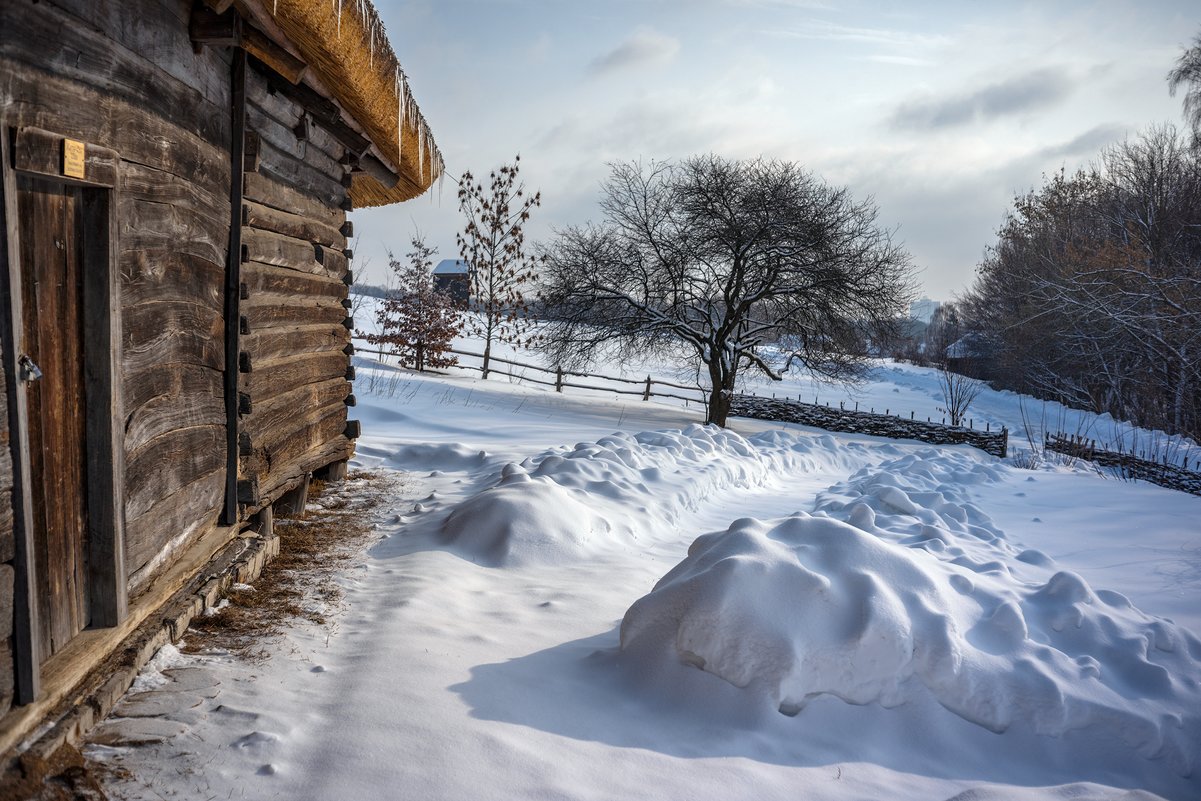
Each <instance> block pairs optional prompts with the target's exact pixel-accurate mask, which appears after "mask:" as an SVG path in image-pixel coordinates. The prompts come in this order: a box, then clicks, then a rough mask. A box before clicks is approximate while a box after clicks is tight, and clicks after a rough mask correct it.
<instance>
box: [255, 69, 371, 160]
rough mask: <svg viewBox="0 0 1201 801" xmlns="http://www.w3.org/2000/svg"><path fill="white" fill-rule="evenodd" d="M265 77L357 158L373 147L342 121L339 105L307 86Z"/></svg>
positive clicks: (276, 89) (273, 76)
mask: <svg viewBox="0 0 1201 801" xmlns="http://www.w3.org/2000/svg"><path fill="white" fill-rule="evenodd" d="M265 77H266V78H267V85H268V87H269V88H271V89H274V90H275V91H276V92H278V93H280V94H282V95H284V96H286V97H287V98H288V99H289V100H291V101H292V102H294V103H296V104H297V105H299V106H300V107H301V108H303V109H304V110H305V112H307V114H308V116H309V117H311V118H312V119H313V121H314V122H316V123H317V124H318V125H320V126H322V127H323V128H325V129H326V130H327V131H329V133H330V134H331V135H332V136H334V137H335V138H336V139H337V140H338V141H339V142H341V143H342V144H343V145H345V147H346V149H347V150H349V151H350V152H351V153H353V154H355V155H356V156H357V155H361V154H363V153H365V152H366V151H367V148H368V147H370V146H371V141H370V140H369V139H367V137H365V136H363V135H362V134H361V133H359V132H358V131H356V130H354V129H353V128H351V127H350V126H349V125H348V124H347V123H346V121H345V120H343V119H342V112H341V109H340V108H339V106H338V104H337V103H334V102H333V101H332V100H330V99H329V98H327V97H325V96H324V95H322V94H320V93H319V92H317V91H316V90H315V89H313V88H312V87H310V86H308V85H306V84H303V83H302V84H289V83H288V82H286V81H284V80H281V79H280V78H279V76H277V75H273V74H270V73H267V74H266V76H265Z"/></svg>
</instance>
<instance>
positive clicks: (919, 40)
mask: <svg viewBox="0 0 1201 801" xmlns="http://www.w3.org/2000/svg"><path fill="white" fill-rule="evenodd" d="M764 33H766V34H768V35H770V36H782V37H784V38H788V39H816V40H822V41H831V42H853V43H857V44H869V45H883V46H888V47H893V48H900V49H905V50H908V49H926V48H931V47H939V46H941V45H945V44H947V43H948V41H949V40H948V39H947V38H946V37H945V36H938V35H935V34H927V33H914V32H912V31H903V30H897V29H894V28H864V27H856V26H853V25H839V24H838V23H834V22H824V21H821V20H808V21H807V22H805V23H804V24H803V25H802V26H801V27H799V28H787V29H777V30H767V31H764Z"/></svg>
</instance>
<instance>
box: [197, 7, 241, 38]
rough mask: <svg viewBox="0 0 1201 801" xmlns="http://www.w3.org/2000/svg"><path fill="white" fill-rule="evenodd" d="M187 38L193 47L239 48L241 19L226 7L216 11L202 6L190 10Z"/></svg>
mask: <svg viewBox="0 0 1201 801" xmlns="http://www.w3.org/2000/svg"><path fill="white" fill-rule="evenodd" d="M188 38H189V39H191V40H192V44H193V46H198V45H204V46H208V47H240V46H241V44H242V18H241V17H240V16H239V15H238V14H237V12H236V11H230V10H228V7H226V8H225V9H222V10H221V11H217V10H215V9H213V8H209V7H206V6H202V5H196V6H193V8H192V16H191V17H190V18H189V19H188Z"/></svg>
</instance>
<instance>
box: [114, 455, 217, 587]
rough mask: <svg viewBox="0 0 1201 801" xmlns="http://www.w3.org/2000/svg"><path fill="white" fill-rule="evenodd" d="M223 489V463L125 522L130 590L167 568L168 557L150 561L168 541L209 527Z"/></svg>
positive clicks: (179, 540) (187, 537)
mask: <svg viewBox="0 0 1201 801" xmlns="http://www.w3.org/2000/svg"><path fill="white" fill-rule="evenodd" d="M224 493H225V466H224V455H223V456H222V466H221V469H219V470H215V471H213V472H211V473H209V474H208V475H204V476H201V477H200V478H198V479H196V480H195V481H193V482H191V483H190V484H188V485H187V486H185V487H182V488H180V489H178V490H176V491H175V492H173V493H171V494H169V495H167V494H164V495H163V496H162V497H161V498H159V499H158V501H157V502H156V503H154V505H153V506H151V507H150V508H148V509H147V510H146V511H144V512H143V513H142V514H140V515H137V516H133V517H130V518H129V519H128V521H127V522H126V524H125V564H126V566H127V570H128V571H129V589H130V593H131V594H134V593H136V592H137V591H139V590H141V589H142V588H144V587H146V586H147V585H148V583H149V581H150V580H151V579H152V578H154V576H156V575H158V574H159V573H160V572H162V571H164V570H167V569H168V568H169V564H170V563H169V561H167V560H159V561H157V563H156V562H154V561H152V560H154V559H155V558H156V557H159V556H160V555H162V556H166V555H168V553H167V549H168V546H169V545H171V544H172V543H186V542H188V541H189V540H190V539H191V538H192V537H193V536H195V535H197V534H198V533H199V532H203V531H205V530H208V529H209V528H211V527H212V526H213V525H214V524H215V523H216V522H217V516H218V515H219V514H220V512H221V501H222V497H223V495H224Z"/></svg>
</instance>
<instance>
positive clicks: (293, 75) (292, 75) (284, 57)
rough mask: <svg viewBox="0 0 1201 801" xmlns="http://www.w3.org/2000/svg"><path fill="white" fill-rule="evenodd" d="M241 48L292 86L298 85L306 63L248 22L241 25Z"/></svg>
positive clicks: (302, 76) (306, 67)
mask: <svg viewBox="0 0 1201 801" xmlns="http://www.w3.org/2000/svg"><path fill="white" fill-rule="evenodd" d="M242 49H244V50H245V51H246V52H247V53H249V54H250V55H252V56H254V57H255V58H257V59H258V60H259V61H261V62H263V64H265V65H267V66H268V67H270V68H271V70H272V71H273V72H274V73H275V74H276V75H279V76H280V77H282V78H284V79H285V80H287V81H288V83H290V84H292V85H293V86H296V85H299V84H300V81H301V79H302V78H304V73H305V71H306V70H307V69H308V65H307V64H305V63H304V62H303V61H301V60H300V59H298V58H297V57H296V56H294V55H292V54H291V53H289V52H288V51H287V50H285V49H283V48H282V47H280V46H279V45H277V44H276V43H275V42H274V41H272V40H271V38H270V37H269V36H267V34H265V33H263V32H262V31H260V30H259V29H258V28H256V27H254V26H253V25H251V24H249V23H244V24H243V25H242Z"/></svg>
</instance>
